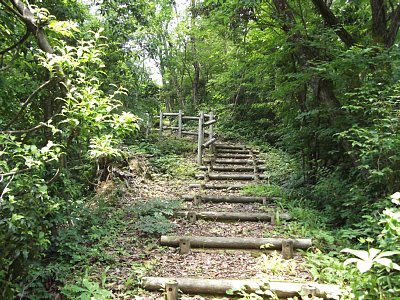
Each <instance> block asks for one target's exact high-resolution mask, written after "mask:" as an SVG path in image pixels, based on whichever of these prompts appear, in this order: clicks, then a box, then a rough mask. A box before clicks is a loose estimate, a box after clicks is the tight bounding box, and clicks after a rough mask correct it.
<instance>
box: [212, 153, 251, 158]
mask: <svg viewBox="0 0 400 300" xmlns="http://www.w3.org/2000/svg"><path fill="white" fill-rule="evenodd" d="M215 157H216V158H217V159H218V158H231V159H251V158H253V155H251V154H236V153H218V152H217V154H216V155H215Z"/></svg>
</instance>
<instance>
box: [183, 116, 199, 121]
mask: <svg viewBox="0 0 400 300" xmlns="http://www.w3.org/2000/svg"><path fill="white" fill-rule="evenodd" d="M199 119H200V117H191V116H183V117H182V120H194V121H197V120H199Z"/></svg>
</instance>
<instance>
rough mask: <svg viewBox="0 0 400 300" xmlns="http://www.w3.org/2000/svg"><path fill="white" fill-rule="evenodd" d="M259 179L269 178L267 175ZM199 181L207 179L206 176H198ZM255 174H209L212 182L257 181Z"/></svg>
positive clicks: (260, 176)
mask: <svg viewBox="0 0 400 300" xmlns="http://www.w3.org/2000/svg"><path fill="white" fill-rule="evenodd" d="M257 176H258V177H259V179H261V180H262V179H265V178H267V177H266V176H265V175H257ZM195 177H196V178H197V179H205V177H206V175H205V174H196V175H195ZM255 177H256V175H254V174H225V173H224V174H208V178H209V179H210V180H255V179H256V178H255Z"/></svg>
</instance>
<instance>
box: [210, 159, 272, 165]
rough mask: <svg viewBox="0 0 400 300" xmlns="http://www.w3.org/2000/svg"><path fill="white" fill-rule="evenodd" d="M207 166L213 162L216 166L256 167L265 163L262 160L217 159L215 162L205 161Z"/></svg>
mask: <svg viewBox="0 0 400 300" xmlns="http://www.w3.org/2000/svg"><path fill="white" fill-rule="evenodd" d="M203 162H204V163H205V164H210V163H211V162H212V163H214V164H220V165H254V164H257V165H259V164H264V163H265V161H263V160H260V159H256V160H254V159H215V160H212V161H211V160H209V159H205V160H204V161H203Z"/></svg>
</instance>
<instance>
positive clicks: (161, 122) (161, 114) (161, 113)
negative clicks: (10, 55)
mask: <svg viewBox="0 0 400 300" xmlns="http://www.w3.org/2000/svg"><path fill="white" fill-rule="evenodd" d="M162 131H163V112H162V110H160V134H162Z"/></svg>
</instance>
